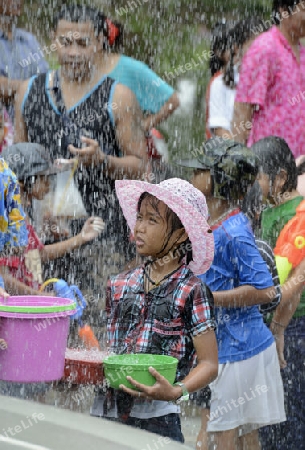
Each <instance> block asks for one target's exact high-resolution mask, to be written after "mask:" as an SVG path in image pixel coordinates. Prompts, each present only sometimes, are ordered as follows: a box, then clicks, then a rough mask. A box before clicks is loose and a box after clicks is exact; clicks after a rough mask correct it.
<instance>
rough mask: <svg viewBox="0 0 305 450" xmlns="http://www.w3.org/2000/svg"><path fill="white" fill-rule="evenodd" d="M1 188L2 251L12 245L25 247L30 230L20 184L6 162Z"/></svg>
mask: <svg viewBox="0 0 305 450" xmlns="http://www.w3.org/2000/svg"><path fill="white" fill-rule="evenodd" d="M0 190H1V192H0V195H1V206H0V220H1V226H0V233H1V248H0V251H6V249H8V250H9V249H10V247H25V246H26V245H27V243H28V232H27V228H26V222H25V213H24V211H23V208H22V206H21V200H20V189H19V184H18V181H17V178H16V176H15V175H14V173H13V172H12V171H11V170H10V169H9V168H8V166H7V164H6V163H4V162H1V164H0Z"/></svg>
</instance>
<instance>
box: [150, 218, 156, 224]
mask: <svg viewBox="0 0 305 450" xmlns="http://www.w3.org/2000/svg"><path fill="white" fill-rule="evenodd" d="M149 221H150V222H152V223H157V221H156V219H153V218H152V217H151V218H150V219H149Z"/></svg>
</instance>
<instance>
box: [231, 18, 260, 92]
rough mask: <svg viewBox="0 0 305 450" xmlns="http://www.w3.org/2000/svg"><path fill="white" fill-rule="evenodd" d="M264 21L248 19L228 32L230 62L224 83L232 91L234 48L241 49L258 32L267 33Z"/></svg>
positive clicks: (233, 85)
mask: <svg viewBox="0 0 305 450" xmlns="http://www.w3.org/2000/svg"><path fill="white" fill-rule="evenodd" d="M267 29H268V28H266V24H265V21H264V20H262V19H260V18H258V17H250V18H248V19H243V20H240V21H239V22H237V24H236V25H235V26H234V28H232V30H230V32H229V36H228V49H229V50H230V61H229V64H228V65H227V67H226V71H225V74H224V83H225V85H226V86H228V87H230V88H231V89H234V88H235V87H236V86H235V77H234V56H235V51H236V47H237V48H239V49H240V48H241V47H242V46H243V45H244V44H245V43H246V42H247V41H249V40H250V39H253V38H255V37H256V36H257V35H258V34H260V32H264V31H267Z"/></svg>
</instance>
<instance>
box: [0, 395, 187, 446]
mask: <svg viewBox="0 0 305 450" xmlns="http://www.w3.org/2000/svg"><path fill="white" fill-rule="evenodd" d="M0 423H1V430H0V448H1V450H14V449H16V450H17V449H19V450H20V449H21V450H67V449H73V450H84V449H86V450H97V449H100V448H102V449H103V450H118V449H119V450H157V449H160V448H166V450H178V449H180V448H181V450H183V449H185V450H187V449H190V447H188V446H186V445H182V444H179V443H177V442H172V441H170V440H169V439H168V438H164V437H162V436H157V435H155V434H152V433H147V432H145V431H142V430H137V429H135V428H131V427H127V426H125V425H120V424H117V423H114V422H109V421H105V420H102V419H97V418H93V417H88V416H86V415H85V414H77V413H75V412H71V411H65V410H60V409H57V408H52V407H50V406H45V405H41V404H38V403H34V402H29V401H25V400H18V399H13V398H10V397H1V396H0Z"/></svg>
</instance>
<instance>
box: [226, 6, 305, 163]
mask: <svg viewBox="0 0 305 450" xmlns="http://www.w3.org/2000/svg"><path fill="white" fill-rule="evenodd" d="M273 16H274V19H273V20H274V22H275V23H276V25H275V26H273V27H272V28H271V29H270V30H269V31H267V32H265V33H263V34H260V32H261V31H262V30H258V31H257V34H260V36H258V37H257V39H256V40H255V41H254V42H253V44H252V45H251V47H250V48H249V50H248V51H247V53H246V55H245V56H244V58H243V61H242V67H241V71H240V79H239V84H238V88H237V93H236V98H235V106H234V118H233V127H234V129H235V130H236V129H237V128H238V129H239V130H241V127H240V124H241V123H246V122H247V121H250V122H252V128H251V130H250V131H249V130H247V129H245V130H244V131H241V132H239V133H238V138H237V140H239V141H241V142H243V143H245V142H247V145H248V146H249V147H250V146H251V145H253V144H254V143H255V142H257V141H258V140H260V139H262V138H264V137H267V136H270V135H273V136H279V137H282V138H284V139H285V141H286V142H287V143H288V145H289V147H290V148H291V150H292V152H293V154H294V156H295V158H297V157H299V156H300V155H302V154H305V127H304V123H303V118H304V116H305V47H304V46H302V45H301V44H300V39H301V38H302V37H304V36H305V1H299V0H273ZM268 22H270V21H268ZM266 23H267V22H266Z"/></svg>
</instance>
